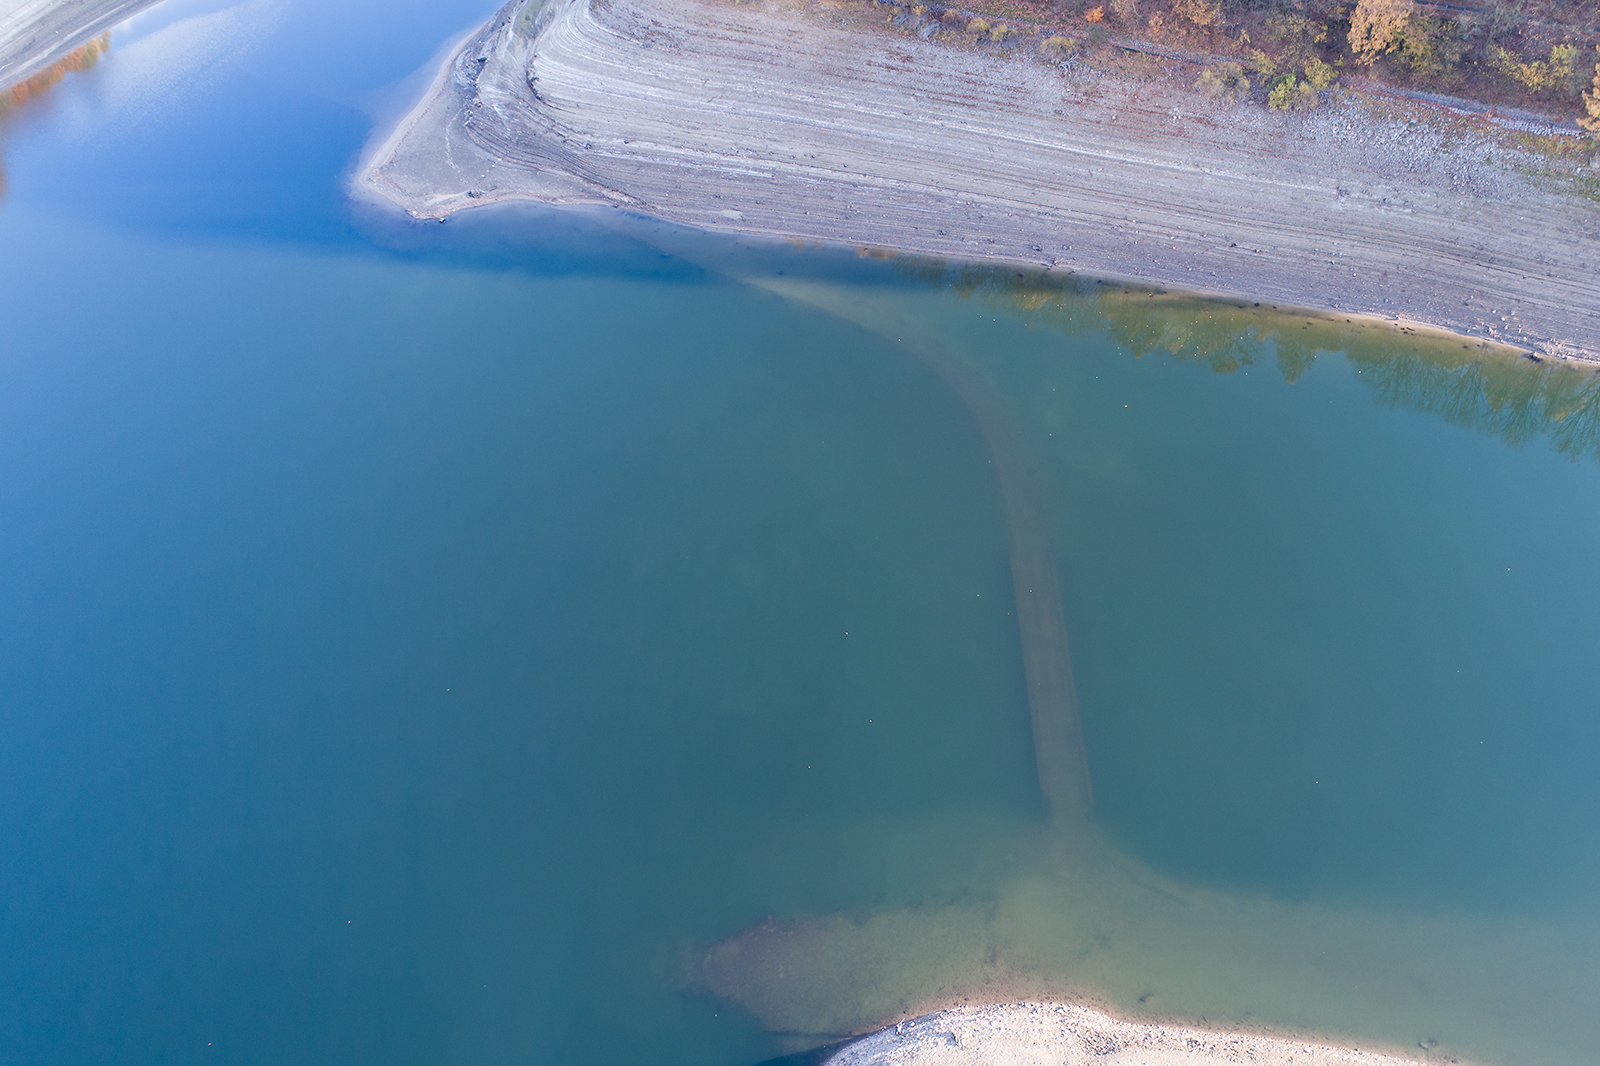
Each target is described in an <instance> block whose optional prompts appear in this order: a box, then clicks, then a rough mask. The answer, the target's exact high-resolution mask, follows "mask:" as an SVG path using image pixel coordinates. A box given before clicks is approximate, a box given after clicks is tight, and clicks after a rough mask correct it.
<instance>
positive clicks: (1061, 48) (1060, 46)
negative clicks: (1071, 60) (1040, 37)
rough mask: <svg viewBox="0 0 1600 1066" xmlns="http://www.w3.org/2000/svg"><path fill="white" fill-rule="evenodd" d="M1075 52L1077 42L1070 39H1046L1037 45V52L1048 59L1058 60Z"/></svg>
mask: <svg viewBox="0 0 1600 1066" xmlns="http://www.w3.org/2000/svg"><path fill="white" fill-rule="evenodd" d="M1077 50H1078V42H1077V41H1074V40H1073V39H1072V38H1071V37H1046V38H1045V39H1044V41H1043V42H1042V43H1041V44H1040V45H1039V52H1040V53H1041V54H1042V55H1044V56H1046V57H1047V58H1050V59H1060V58H1062V57H1064V56H1069V55H1071V54H1072V53H1073V52H1076V51H1077Z"/></svg>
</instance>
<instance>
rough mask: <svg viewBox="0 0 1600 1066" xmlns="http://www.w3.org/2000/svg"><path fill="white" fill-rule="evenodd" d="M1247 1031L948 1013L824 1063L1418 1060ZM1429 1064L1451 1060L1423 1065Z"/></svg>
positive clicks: (1335, 1063) (1056, 1008) (1137, 1064)
mask: <svg viewBox="0 0 1600 1066" xmlns="http://www.w3.org/2000/svg"><path fill="white" fill-rule="evenodd" d="M1418 1051H1419V1052H1420V1053H1421V1054H1420V1055H1419V1057H1417V1058H1413V1057H1410V1056H1406V1057H1401V1056H1399V1055H1394V1054H1385V1053H1382V1052H1375V1051H1369V1050H1363V1049H1358V1048H1349V1047H1338V1046H1336V1045H1328V1044H1318V1043H1309V1042H1305V1041H1299V1040H1285V1039H1282V1038H1279V1037H1272V1036H1258V1035H1254V1034H1249V1033H1224V1032H1212V1031H1208V1030H1204V1029H1188V1028H1184V1027H1181V1026H1174V1025H1150V1024H1140V1023H1137V1022H1124V1021H1119V1020H1117V1019H1116V1018H1113V1017H1111V1016H1110V1015H1107V1014H1102V1013H1100V1012H1099V1011H1096V1010H1090V1009H1089V1008H1087V1007H1081V1006H1074V1005H1069V1004H1062V1003H1006V1004H997V1005H994V1006H983V1007H958V1008H955V1009H953V1010H942V1011H939V1012H937V1013H935V1014H928V1015H924V1016H922V1017H920V1018H913V1019H912V1020H910V1021H907V1022H902V1023H901V1024H899V1025H896V1026H893V1027H892V1028H888V1029H884V1030H882V1031H880V1032H877V1033H874V1034H872V1035H871V1036H869V1037H866V1038H864V1039H862V1040H859V1041H857V1042H855V1043H853V1044H850V1045H849V1046H847V1047H845V1048H843V1049H842V1050H840V1051H839V1052H838V1053H837V1054H835V1055H834V1056H832V1057H831V1058H829V1059H828V1060H827V1066H1087V1064H1089V1063H1095V1064H1097V1066H1415V1064H1416V1063H1418V1062H1419V1061H1428V1057H1427V1055H1426V1051H1427V1049H1426V1048H1425V1047H1419V1048H1418ZM1432 1061H1434V1062H1440V1061H1448V1062H1454V1061H1457V1060H1454V1059H1437V1058H1435V1059H1433V1060H1432Z"/></svg>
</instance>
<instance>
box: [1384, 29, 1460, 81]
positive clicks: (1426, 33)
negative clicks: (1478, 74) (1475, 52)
mask: <svg viewBox="0 0 1600 1066" xmlns="http://www.w3.org/2000/svg"><path fill="white" fill-rule="evenodd" d="M1466 48H1467V42H1466V38H1465V37H1463V36H1462V33H1461V26H1460V24H1459V23H1457V22H1456V21H1455V20H1454V19H1445V18H1439V17H1438V16H1436V15H1412V16H1411V17H1410V18H1409V19H1407V20H1406V23H1405V25H1404V26H1402V27H1401V28H1400V33H1399V38H1398V43H1397V47H1396V51H1398V52H1399V54H1400V58H1401V59H1403V60H1405V63H1406V65H1407V66H1408V67H1410V68H1411V70H1412V72H1413V73H1415V74H1420V75H1421V76H1423V77H1425V78H1437V77H1439V76H1440V75H1442V74H1446V73H1449V72H1451V71H1454V70H1455V69H1456V67H1458V66H1459V65H1460V64H1461V56H1462V54H1463V53H1465V52H1466Z"/></svg>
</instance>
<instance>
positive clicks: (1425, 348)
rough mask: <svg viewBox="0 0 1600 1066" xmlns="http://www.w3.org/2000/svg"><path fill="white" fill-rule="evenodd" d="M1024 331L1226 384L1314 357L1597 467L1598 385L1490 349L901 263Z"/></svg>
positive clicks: (1216, 305) (1355, 322) (1289, 371)
mask: <svg viewBox="0 0 1600 1066" xmlns="http://www.w3.org/2000/svg"><path fill="white" fill-rule="evenodd" d="M902 267H903V269H904V271H905V272H906V273H907V274H909V275H911V276H913V277H916V278H917V279H919V280H922V281H928V282H942V283H943V284H945V285H948V286H949V287H951V288H952V289H953V290H955V291H956V292H957V293H958V294H959V295H961V296H963V297H965V298H970V299H977V300H980V301H982V302H984V303H986V304H989V305H990V306H993V307H995V308H996V309H1004V310H1006V311H1007V312H1008V313H1009V314H1012V315H1018V314H1020V315H1021V316H1022V317H1023V319H1024V320H1025V321H1026V322H1027V323H1028V324H1029V325H1031V326H1035V327H1040V328H1047V329H1050V330H1052V331H1056V332H1062V333H1066V334H1069V335H1086V334H1093V333H1099V332H1108V333H1109V334H1110V336H1111V337H1112V338H1113V339H1114V340H1116V341H1117V342H1118V343H1119V344H1120V345H1122V346H1123V347H1124V348H1126V349H1127V350H1128V351H1130V352H1132V353H1133V355H1134V356H1135V357H1136V358H1142V357H1144V356H1146V355H1161V356H1166V357H1169V358H1173V359H1177V360H1179V361H1182V362H1186V363H1196V364H1199V365H1201V366H1206V367H1209V368H1210V369H1211V370H1213V371H1214V372H1216V373H1218V374H1231V373H1234V372H1235V371H1238V370H1240V369H1242V368H1244V367H1250V366H1259V365H1271V364H1272V363H1274V362H1275V363H1276V365H1277V369H1278V372H1279V373H1281V374H1282V375H1283V379H1284V381H1286V382H1289V383H1293V382H1296V381H1298V380H1299V379H1300V378H1301V377H1303V376H1304V375H1305V373H1306V371H1308V370H1309V369H1310V368H1311V366H1312V364H1313V363H1315V362H1316V360H1317V357H1318V356H1321V355H1335V354H1337V355H1342V356H1344V357H1345V358H1346V359H1348V360H1349V361H1350V362H1352V363H1354V364H1356V365H1357V367H1358V368H1359V369H1360V370H1361V371H1362V373H1361V375H1360V380H1361V381H1363V382H1365V383H1366V384H1367V386H1368V387H1369V388H1371V389H1372V390H1373V392H1374V393H1375V394H1376V396H1377V399H1378V400H1379V401H1380V402H1382V403H1384V404H1388V405H1390V406H1394V407H1401V408H1406V409H1408V410H1413V411H1420V412H1423V413H1426V414H1430V415H1436V416H1438V417H1440V418H1443V419H1444V420H1446V421H1447V422H1450V423H1451V424H1453V425H1457V426H1461V427H1463V428H1466V429H1471V430H1475V431H1477V432H1480V433H1487V434H1490V435H1493V436H1496V437H1499V438H1500V439H1501V440H1503V441H1505V442H1506V443H1507V444H1511V445H1516V446H1520V445H1522V444H1525V443H1527V442H1528V441H1530V440H1533V439H1534V438H1537V437H1541V436H1542V437H1545V438H1546V439H1548V440H1549V442H1550V444H1551V445H1552V446H1553V447H1554V448H1555V449H1556V450H1557V451H1558V452H1560V453H1561V454H1562V455H1565V456H1567V457H1568V458H1570V459H1573V460H1577V459H1579V458H1583V457H1587V458H1589V459H1592V460H1595V461H1597V462H1600V373H1597V372H1596V370H1595V368H1594V367H1592V366H1587V365H1585V364H1582V363H1569V362H1564V361H1552V360H1536V359H1531V358H1528V357H1525V356H1520V355H1518V354H1516V352H1515V350H1514V349H1510V348H1505V347H1501V346H1498V345H1495V344H1493V343H1492V342H1477V341H1469V340H1467V339H1464V338H1462V337H1459V336H1456V335H1451V334H1443V333H1438V334H1430V333H1427V332H1419V331H1417V330H1414V329H1412V328H1410V327H1406V326H1401V325H1398V324H1395V323H1387V322H1378V321H1372V320H1360V319H1352V318H1345V317H1343V316H1339V315H1332V314H1321V313H1317V312H1309V313H1308V312H1305V311H1299V310H1290V309H1287V308H1279V307H1275V306H1272V305H1261V304H1255V303H1244V302H1241V301H1237V300H1228V299H1224V298H1207V297H1201V296H1194V295H1189V294H1184V293H1175V292H1167V291H1163V290H1161V289H1158V288H1151V287H1143V286H1134V285H1124V284H1120V283H1114V282H1106V281H1101V280H1096V279H1084V278H1082V277H1080V276H1077V275H1074V276H1071V277H1068V278H1058V277H1054V276H1051V275H1048V274H1045V273H1043V272H1040V271H1031V272H1030V271H1025V270H1018V269H1016V268H1011V269H994V268H987V267H981V266H967V267H951V266H947V265H945V264H941V263H932V262H928V261H925V260H922V261H915V262H907V263H903V264H902Z"/></svg>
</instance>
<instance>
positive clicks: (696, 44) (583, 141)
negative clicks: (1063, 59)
mask: <svg viewBox="0 0 1600 1066" xmlns="http://www.w3.org/2000/svg"><path fill="white" fill-rule="evenodd" d="M530 2H531V3H533V4H537V0H513V2H512V3H511V4H509V5H508V6H507V7H506V8H505V9H503V10H502V11H501V12H500V13H499V14H498V15H497V16H496V17H495V18H494V19H493V20H491V22H490V23H489V24H488V25H487V26H485V27H484V28H483V29H482V30H481V31H480V32H478V33H477V34H475V35H473V36H472V37H470V38H469V39H468V40H467V41H466V42H465V43H464V44H463V46H462V47H461V48H460V50H459V51H457V52H456V54H455V55H454V56H453V57H452V58H451V59H450V60H449V61H448V63H447V64H446V65H445V67H444V68H443V69H442V70H441V71H440V73H439V76H438V78H437V79H436V80H435V82H434V84H433V86H432V88H431V89H430V90H429V92H428V94H427V96H426V98H425V99H424V100H423V101H422V103H421V104H419V106H418V107H417V109H416V110H415V111H414V112H413V113H412V114H411V115H410V116H408V118H407V119H406V120H405V121H404V122H403V123H402V124H401V126H400V128H399V129H397V130H396V131H395V132H394V134H393V135H392V136H390V138H389V139H388V140H387V141H385V142H384V143H383V144H382V145H381V146H379V147H378V148H377V150H376V151H375V152H374V153H373V155H372V157H371V159H370V161H369V162H368V164H367V165H366V166H364V167H363V168H362V171H361V174H360V177H359V181H360V182H361V184H363V185H364V186H365V187H367V188H368V189H370V190H373V191H376V192H377V193H379V194H381V195H383V196H385V197H387V198H389V199H391V200H393V201H395V202H396V203H398V204H400V205H401V206H402V207H404V208H405V209H406V210H408V211H410V212H411V213H412V214H414V215H416V216H418V217H423V218H442V217H444V216H446V215H449V214H450V213H452V212H454V211H458V210H461V209H463V208H467V207H471V206H473V205H476V204H484V203H492V202H497V201H506V200H535V201H543V202H547V203H555V204H578V203H583V204H608V205H614V206H619V207H624V208H628V209H631V210H635V211H639V212H643V213H646V214H650V215H654V216H657V217H660V218H663V219H667V220H670V221H673V222H679V223H687V224H690V225H695V226H702V227H707V228H712V229H724V230H738V231H744V232H753V233H763V234H773V235H782V236H791V237H802V238H808V239H815V240H825V241H836V242H843V243H848V244H856V245H870V246H876V247H883V248H892V249H897V250H903V251H908V252H916V253H923V254H928V255H934V256H944V257H951V258H959V259H968V260H973V259H985V258H996V259H1000V260H1007V261H1017V262H1028V263H1035V264H1040V265H1045V266H1050V267H1056V268H1064V269H1071V270H1079V271H1084V272H1087V273H1091V274H1098V275H1102V276H1112V277H1119V278H1125V279H1134V280H1137V281H1140V282H1144V283H1150V284H1154V285H1160V286H1166V287H1178V288H1185V289H1189V290H1193V291H1199V292H1214V293H1219V294H1229V295H1231V296H1233V297H1235V298H1239V297H1242V298H1247V299H1249V300H1252V301H1262V302H1272V303H1282V304H1289V305H1294V306H1300V307H1308V308H1321V309H1325V310H1329V311H1334V312H1338V313H1347V314H1355V313H1370V314H1375V315H1378V316H1381V317H1386V318H1391V319H1403V320H1410V321H1416V322H1421V323H1429V324H1432V325H1435V326H1438V327H1440V328H1444V329H1449V330H1453V331H1457V332H1460V333H1464V334H1469V335H1472V336H1476V337H1486V338H1495V339H1498V340H1501V341H1504V342H1506V343H1511V344H1516V345H1520V346H1522V347H1525V348H1528V349H1535V350H1541V351H1543V352H1546V353H1549V354H1551V355H1554V356H1558V357H1579V358H1583V357H1588V358H1595V353H1596V352H1597V351H1600V251H1597V249H1600V202H1596V201H1595V200H1594V199H1592V198H1590V197H1589V196H1588V195H1586V194H1585V193H1584V190H1585V189H1588V188H1589V186H1590V185H1592V184H1593V181H1592V179H1591V177H1590V174H1591V170H1590V168H1586V167H1585V168H1582V171H1581V173H1580V172H1579V169H1578V168H1576V167H1574V166H1573V165H1571V164H1568V165H1567V169H1566V170H1565V171H1564V172H1562V173H1560V174H1557V173H1556V172H1555V171H1553V170H1552V169H1551V168H1552V167H1554V166H1555V164H1553V163H1552V162H1551V161H1550V160H1548V159H1544V158H1543V157H1538V156H1535V155H1534V154H1533V153H1531V152H1526V151H1523V150H1521V149H1517V148H1516V147H1515V146H1513V145H1509V144H1507V143H1502V142H1501V140H1499V139H1497V138H1503V137H1505V136H1507V134H1505V132H1504V131H1499V132H1495V131H1494V130H1492V129H1491V128H1490V127H1488V126H1487V124H1482V125H1480V126H1477V127H1473V126H1470V125H1468V120H1466V119H1462V118H1460V117H1449V116H1448V115H1447V114H1446V112H1444V111H1443V110H1441V109H1438V108H1434V107H1432V106H1431V105H1427V104H1423V103H1410V102H1396V101H1394V100H1392V99H1389V100H1381V99H1375V98H1372V99H1369V98H1364V97H1359V96H1356V95H1354V94H1344V95H1340V94H1334V96H1333V98H1332V99H1330V100H1329V102H1328V103H1326V104H1325V105H1324V106H1322V107H1319V108H1317V109H1316V110H1314V111H1311V112H1305V113H1295V114H1286V113H1278V112H1268V111H1266V110H1264V109H1262V108H1261V107H1260V106H1259V105H1257V104H1251V103H1238V104H1227V103H1219V102H1215V101H1211V100H1208V99H1206V98H1205V97H1203V96H1201V95H1199V94H1197V93H1195V92H1193V91H1191V90H1189V89H1187V88H1185V87H1184V86H1182V85H1181V84H1174V83H1170V82H1165V81H1160V80H1147V81H1140V80H1135V79H1132V78H1127V77H1120V76H1112V75H1109V74H1104V73H1095V72H1093V71H1090V70H1088V69H1087V68H1085V67H1083V66H1082V65H1081V64H1079V65H1076V66H1074V65H1071V64H1060V63H1049V62H1045V61H1042V60H1041V59H1039V58H1037V57H1034V56H1029V55H1023V54H1012V53H1002V52H998V51H985V50H982V49H979V48H976V47H972V46H968V45H962V44H959V43H954V42H940V41H939V40H937V39H936V40H926V41H925V40H922V39H920V38H919V37H918V36H917V35H916V34H912V33H907V32H904V31H901V30H898V29H896V28H894V27H892V26H889V25H886V24H885V16H884V14H883V13H884V12H885V11H887V10H890V8H889V7H888V6H887V5H884V4H878V3H872V2H869V0H840V2H832V0H752V2H746V3H735V2H731V0H547V2H546V4H545V6H544V7H543V9H542V10H537V14H535V13H534V11H535V8H533V7H529V6H528V4H529V3H530ZM1539 168H1543V169H1542V170H1540V169H1539ZM1530 171H1536V172H1538V174H1539V175H1540V176H1537V177H1530V176H1529V175H1528V173H1527V172H1530ZM1596 173H1600V172H1596Z"/></svg>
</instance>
